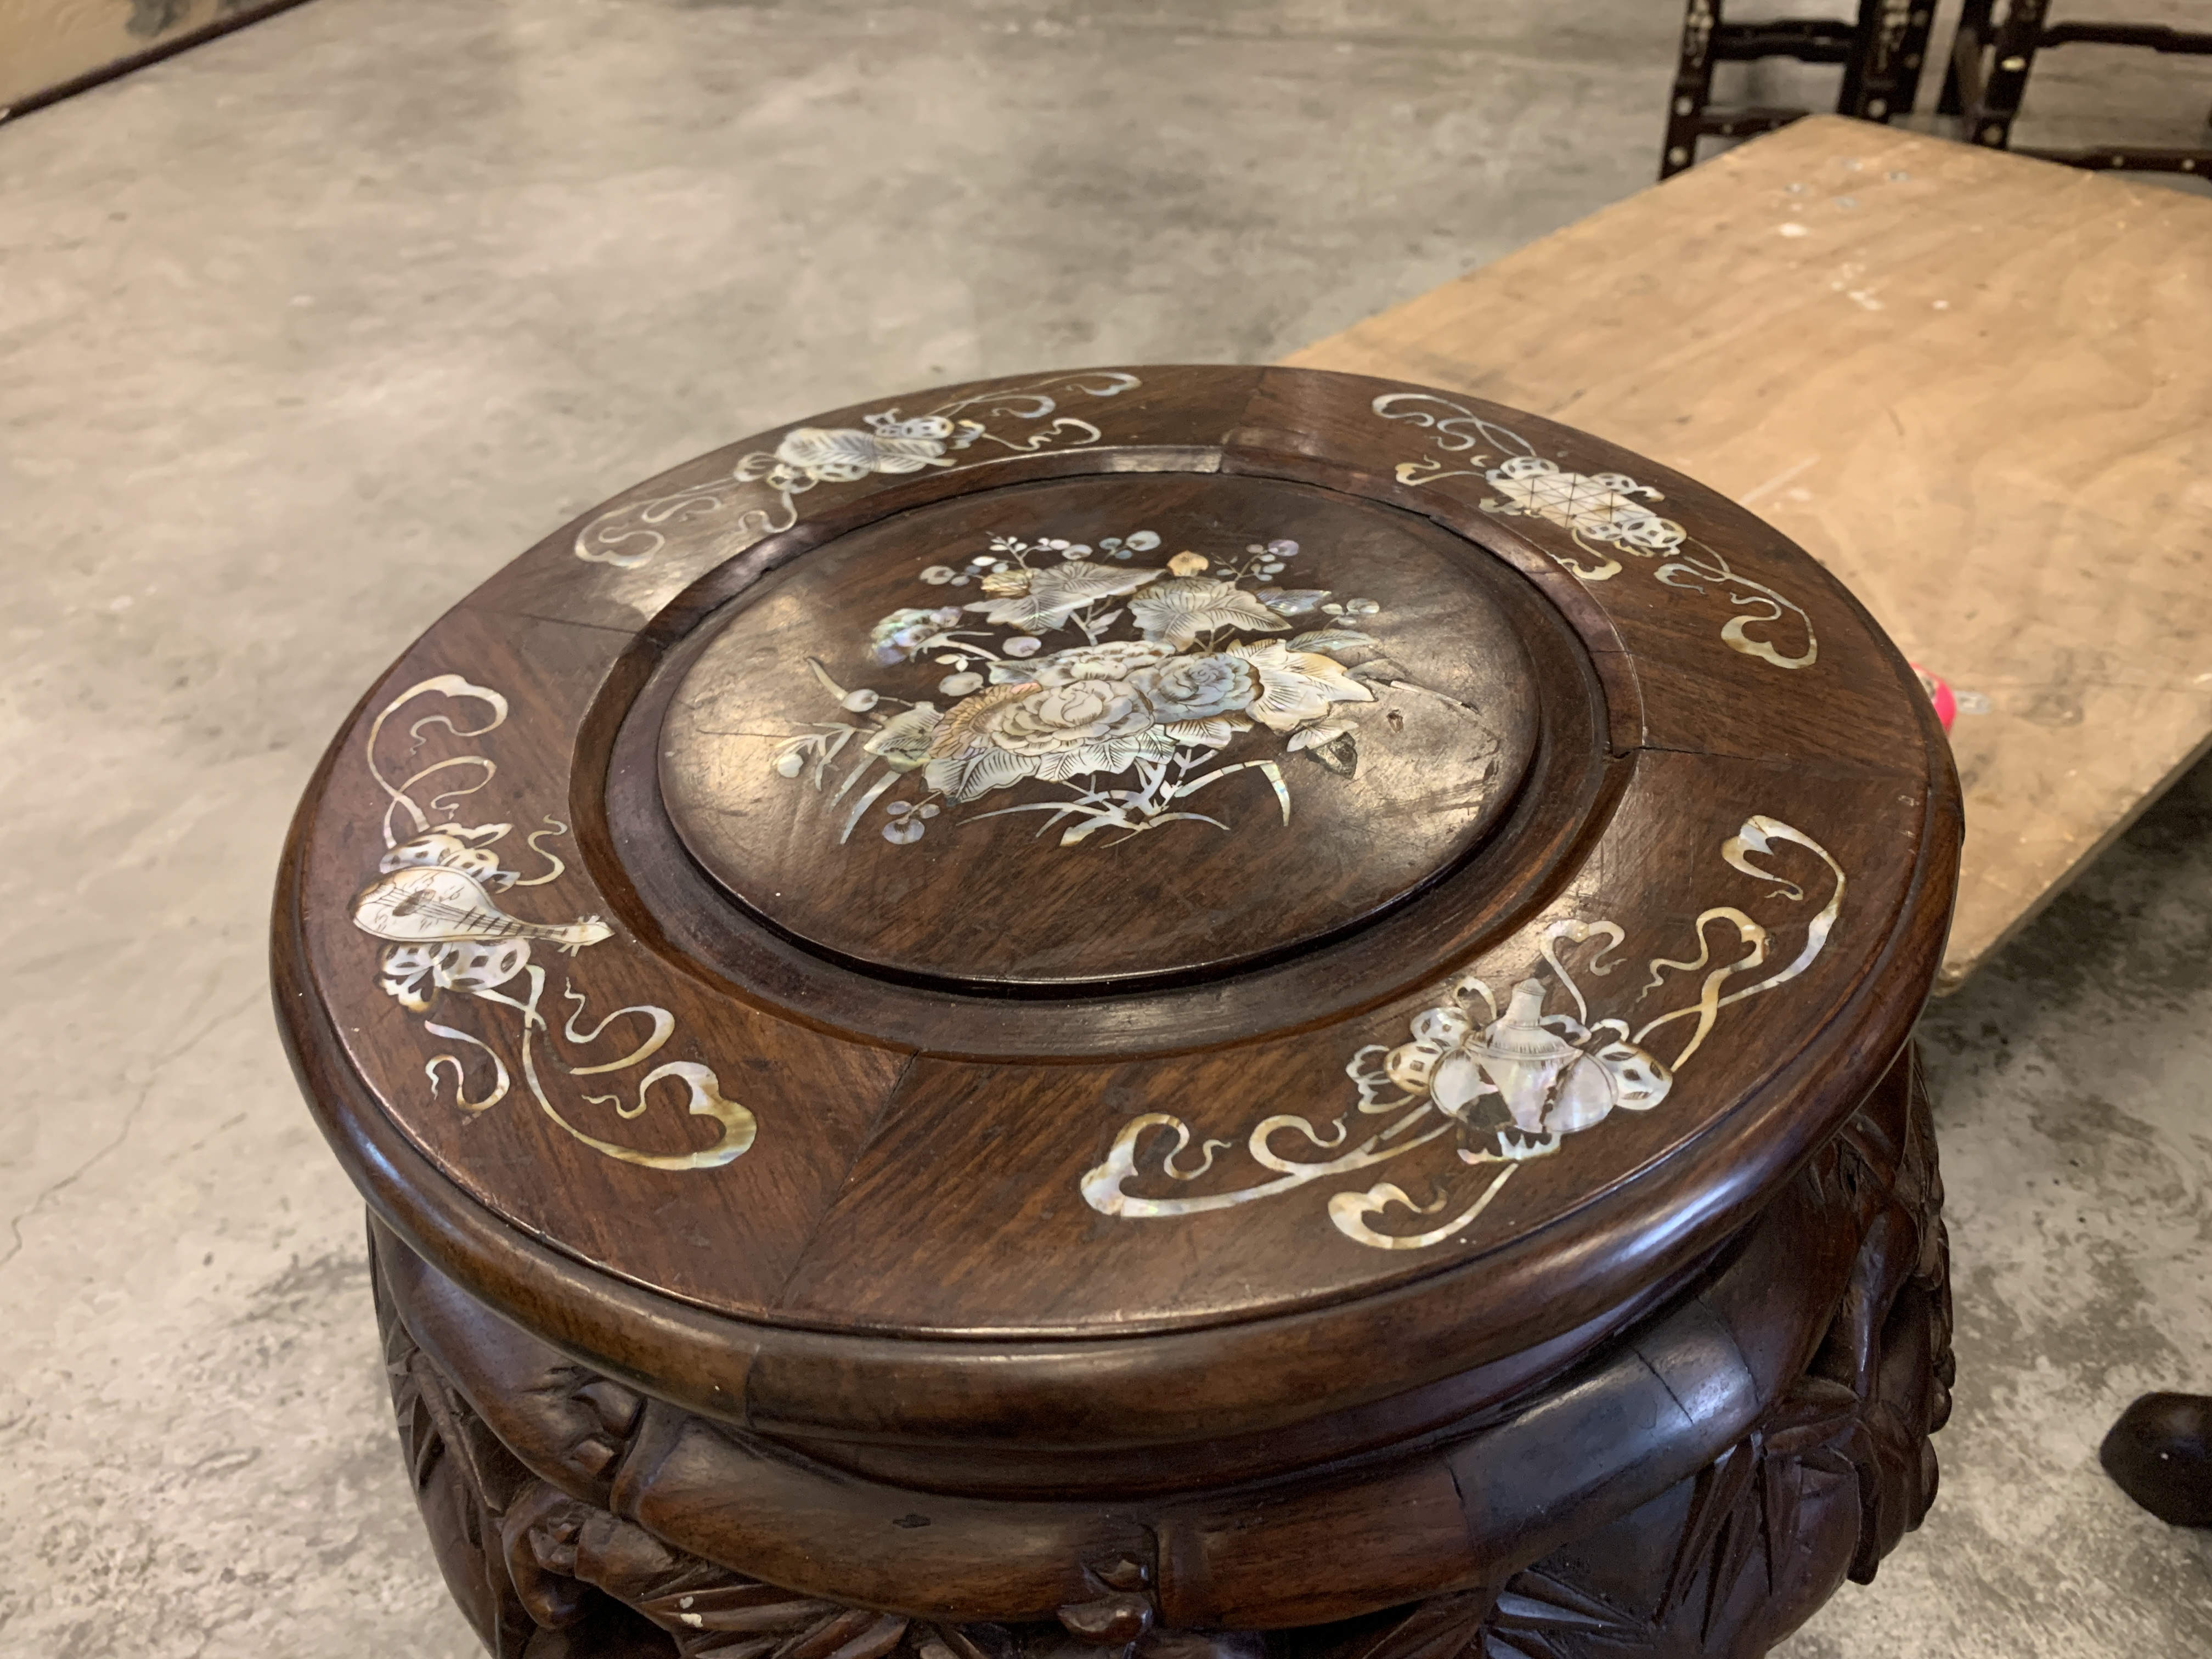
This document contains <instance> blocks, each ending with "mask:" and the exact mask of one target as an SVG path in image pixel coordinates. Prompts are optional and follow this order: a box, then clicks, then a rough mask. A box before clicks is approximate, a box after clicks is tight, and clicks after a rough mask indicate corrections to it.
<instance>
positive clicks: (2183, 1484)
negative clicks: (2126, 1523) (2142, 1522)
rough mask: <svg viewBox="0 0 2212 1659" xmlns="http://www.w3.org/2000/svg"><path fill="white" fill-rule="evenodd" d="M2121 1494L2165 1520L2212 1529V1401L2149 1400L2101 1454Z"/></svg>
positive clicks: (2118, 1427) (2187, 1397)
mask: <svg viewBox="0 0 2212 1659" xmlns="http://www.w3.org/2000/svg"><path fill="white" fill-rule="evenodd" d="M2097 1456H2098V1461H2099V1462H2102V1463H2103V1464H2104V1466H2105V1473H2106V1474H2109V1475H2111V1476H2112V1479H2113V1480H2114V1481H2115V1482H2117V1483H2118V1486H2119V1488H2120V1490H2121V1491H2122V1492H2125V1493H2127V1495H2128V1496H2129V1497H2130V1498H2134V1499H2135V1500H2136V1503H2138V1504H2142V1506H2143V1507H2144V1508H2145V1509H2147V1510H2149V1511H2150V1512H2151V1513H2152V1514H2153V1515H2154V1516H2157V1517H2158V1518H2159V1519H2160V1520H2161V1521H2164V1522H2168V1523H2169V1524H2171V1525H2172V1526H2177V1527H2212V1395H2201V1394H2147V1395H2143V1397H2142V1399H2140V1400H2138V1401H2136V1403H2135V1404H2134V1405H2132V1406H2130V1407H2128V1408H2127V1410H2126V1411H2124V1412H2123V1413H2121V1414H2120V1420H2119V1421H2118V1422H2117V1423H2115V1424H2113V1425H2112V1432H2111V1433H2110V1434H2108V1435H2106V1437H2105V1443H2104V1445H2103V1446H2102V1447H2100V1449H2099V1450H2098V1453H2097Z"/></svg>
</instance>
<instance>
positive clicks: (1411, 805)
mask: <svg viewBox="0 0 2212 1659" xmlns="http://www.w3.org/2000/svg"><path fill="white" fill-rule="evenodd" d="M1501 580H1513V579H1512V578H1511V577H1510V576H1509V575H1506V574H1504V573H1502V572H1500V571H1499V570H1498V569H1497V568H1495V567H1493V566H1492V565H1491V564H1490V562H1489V560H1488V558H1487V556H1486V555H1483V554H1481V553H1480V552H1479V551H1478V550H1474V548H1472V547H1470V546H1469V544H1467V543H1466V542H1465V541H1463V540H1462V539H1461V538H1458V537H1455V536H1454V535H1452V534H1450V533H1449V532H1446V531H1444V530H1442V529H1440V528H1438V527H1437V526H1434V525H1431V524H1430V523H1429V522H1428V521H1426V520H1422V519H1419V518H1415V517H1413V516H1412V515H1410V514H1407V513H1401V512H1399V511H1396V510H1395V509H1392V508H1389V507H1383V506H1379V505H1377V504H1376V503H1373V502H1370V501H1358V500H1354V499H1351V498H1347V497H1345V496H1341V495H1335V494H1333V493H1331V492H1328V491H1326V490H1322V489H1312V488H1310V487H1307V486H1304V485H1301V484H1296V483H1284V482H1279V481H1273V480H1265V479H1256V478H1243V477H1218V476H1212V475H1200V476H1196V477H1186V476H1178V475H1169V476H1165V477H1153V478H1149V479H1145V480H1141V481H1139V480H1135V479H1131V478H1128V477H1092V478H1082V479H1071V480H1066V481H1058V482H1053V483H1041V484H1035V485H1029V486H1024V487H1019V488H1014V489H1000V490H994V491H989V492H985V493H982V494H979V495H969V496H964V497H961V498H958V499H956V500H953V501H946V502H943V503H940V504H938V505H935V506H931V507H921V508H918V509H916V510H915V511H912V512H909V513H903V514H901V515H898V516H896V517H893V518H890V519H886V520H881V521H879V522H878V523H876V524H872V525H870V526H867V527H866V528H865V529H863V530H860V531H857V532H854V533H852V534H850V535H848V536H845V537H842V538H839V539H837V540H836V541H834V542H831V543H829V544H827V545H825V546H823V547H822V548H820V549H818V550H815V551H813V552H811V553H809V554H807V555H805V556H804V557H803V558H802V559H800V560H799V561H798V562H796V563H795V564H794V565H793V567H792V568H790V569H788V570H787V571H786V572H784V573H782V574H780V576H778V577H777V578H775V579H774V580H770V581H769V582H767V583H764V584H763V585H762V586H761V587H760V588H758V589H757V590H755V591H754V592H749V593H748V594H747V595H746V596H745V597H744V599H742V600H741V601H740V602H738V604H737V605H734V606H733V607H732V610H731V611H730V613H729V614H728V615H727V616H726V617H725V618H723V619H721V620H720V622H719V623H718V624H716V625H715V631H714V634H713V636H712V637H711V638H710V639H709V640H708V642H707V643H706V644H705V645H704V646H703V647H702V648H701V649H700V652H699V654H698V655H697V657H696V659H695V660H694V661H693V663H692V664H691V665H690V668H689V670H688V671H686V673H685V676H684V679H683V681H682V683H681V684H680V686H679V687H678V690H677V692H676V695H675V697H674V700H673V702H671V706H670V709H669V713H668V715H667V718H666V722H665V726H664V727H663V741H662V745H661V761H660V775H661V793H662V798H663V799H664V801H665V804H666V806H667V808H668V811H669V814H670V817H671V820H672V821H673V822H674V823H675V825H676V827H677V829H678V833H679V834H680V835H681V836H682V837H683V839H684V842H685V844H686V845H687V846H688V847H689V848H690V851H691V853H692V854H693V856H694V857H696V859H697V860H698V861H699V862H700V864H701V865H702V866H704V867H705V868H706V869H707V871H708V872H709V873H710V874H711V875H712V876H713V877H714V878H715V880H716V881H717V882H719V883H720V884H721V885H722V886H723V887H724V888H725V889H726V890H728V891H729V892H730V893H731V894H732V895H733V896H735V897H736V898H738V899H739V900H741V901H742V902H744V904H746V905H747V906H749V907H750V908H752V909H753V910H754V911H756V912H757V914H758V915H761V916H762V917H763V918H765V919H767V920H768V921H769V922H771V923H772V924H773V925H775V927H779V928H781V929H782V930H783V931H785V932H786V933H788V934H790V935H792V936H793V937H795V938H797V939H800V940H802V941H804V942H805V943H807V944H809V945H812V946H814V947H816V948H817V949H819V950H822V951H827V952H830V953H833V954H834V955H836V957H841V958H842V959H845V960H847V961H848V962H852V963H856V964H859V965H861V966H864V967H868V968H873V969H884V970H887V971H890V972H891V973H893V974H896V975H905V976H916V975H919V976H927V977H929V978H933V979H938V980H944V981H956V982H958V983H961V984H963V985H969V986H974V985H979V984H1000V985H1010V986H1011V985H1021V986H1028V987H1049V986H1076V985H1082V984H1085V983H1099V982H1106V983H1116V984H1118V983H1123V982H1127V981H1133V980H1138V979H1145V978H1152V977H1156V976H1159V975H1178V974H1188V973H1191V972H1194V971H1200V970H1218V969H1226V968H1230V967H1233V966H1235V965H1237V964H1238V963H1247V962H1249V961H1252V960H1254V959H1255V958H1257V957H1265V956H1268V955H1270V954H1273V953H1276V952H1280V951H1288V950H1291V949H1293V948H1295V947H1297V946H1299V945H1304V944H1307V943H1310V942H1311V941H1313V940H1316V939H1322V938H1325V937H1328V936H1330V935H1333V934H1337V933H1342V932H1344V931H1345V930H1347V929H1349V928H1352V927H1357V926H1358V925H1359V924H1360V923H1362V922H1363V921H1367V920H1369V919H1370V918H1372V917H1373V916H1375V915H1377V914H1378V913H1379V912H1381V911H1383V910H1384V909H1386V908H1389V907H1390V906H1391V905H1393V904H1395V903H1396V902H1400V901H1401V900H1403V899H1405V898H1406V897H1407V896H1408V895H1410V894H1412V893H1413V892H1415V891H1416V890H1419V888H1421V887H1422V886H1423V885H1425V884H1426V883H1428V882H1429V881H1431V880H1432V879H1433V878H1436V877H1437V876H1439V875H1441V874H1443V872H1446V871H1448V870H1449V869H1450V868H1451V867H1452V866H1454V865H1455V864H1456V863H1458V862H1459V861H1460V860H1462V859H1463V858H1464V857H1465V856H1466V855H1467V854H1468V853H1469V852H1470V851H1471V850H1472V849H1473V848H1474V847H1475V846H1476V845H1477V844H1478V843H1479V842H1480V841H1481V839H1482V837H1483V836H1484V835H1485V833H1486V831H1487V830H1488V829H1490V827H1491V826H1492V824H1493V823H1495V822H1496V820H1497V819H1498V816H1499V814H1500V812H1501V811H1502V809H1503V808H1504V806H1505V805H1507V803H1508V802H1509V801H1510V799H1511V797H1512V794H1513V792H1514V790H1515V788H1516V786H1517V785H1518V784H1519V782H1520V781H1521V779H1522V775H1523V774H1524V772H1525V771H1526V769H1527V767H1528V761H1529V758H1530V755H1531V752H1532V750H1533V747H1534V742H1535V734H1536V719H1535V713H1534V709H1535V698H1534V692H1533V690H1532V688H1531V684H1530V668H1529V665H1528V658H1527V656H1526V654H1525V653H1524V652H1523V650H1522V646H1521V644H1520V642H1519V641H1518V640H1517V639H1516V637H1515V635H1514V633H1513V631H1512V629H1511V627H1510V625H1509V623H1507V621H1506V619H1505V616H1504V612H1503V611H1501V610H1500V608H1499V606H1498V601H1497V600H1496V599H1494V598H1493V597H1492V595H1493V593H1494V592H1495V588H1494V587H1493V584H1495V583H1497V582H1499V581H1501Z"/></svg>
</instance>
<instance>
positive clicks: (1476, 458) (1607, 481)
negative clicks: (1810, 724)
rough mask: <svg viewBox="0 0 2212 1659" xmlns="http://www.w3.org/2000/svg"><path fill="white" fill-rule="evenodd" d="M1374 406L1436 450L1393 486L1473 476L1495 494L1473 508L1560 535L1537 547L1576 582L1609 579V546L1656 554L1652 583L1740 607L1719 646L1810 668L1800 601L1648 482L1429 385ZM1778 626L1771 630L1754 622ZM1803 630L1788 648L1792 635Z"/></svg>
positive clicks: (1612, 570) (1811, 639)
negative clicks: (1563, 462) (1567, 455)
mask: <svg viewBox="0 0 2212 1659" xmlns="http://www.w3.org/2000/svg"><path fill="white" fill-rule="evenodd" d="M1372 408H1373V410H1374V412H1375V413H1376V414H1377V415H1379V416H1382V417H1383V419H1384V420H1386V421H1403V422H1407V423H1409V424H1411V425H1413V426H1414V427H1417V428H1423V429H1425V430H1426V431H1427V432H1428V433H1429V435H1430V437H1429V446H1430V448H1431V450H1432V451H1434V452H1435V453H1432V454H1430V455H1427V456H1424V457H1423V458H1422V459H1419V460H1413V461H1401V462H1399V463H1398V466H1397V477H1398V482H1399V483H1401V484H1410V485H1414V486H1424V485H1428V484H1434V483H1443V481H1444V480H1446V479H1448V478H1480V480H1481V481H1482V482H1483V483H1486V484H1488V485H1489V486H1490V487H1491V489H1492V490H1493V491H1495V492H1496V493H1495V494H1494V495H1489V496H1486V498H1485V499H1484V500H1483V501H1482V503H1481V507H1482V510H1483V511H1484V512H1486V513H1497V514H1498V515H1499V516H1500V517H1504V518H1528V519H1540V520H1544V521H1545V522H1546V523H1548V524H1552V525H1555V526H1558V527H1559V529H1561V530H1564V531H1565V532H1567V540H1568V542H1569V544H1570V545H1571V547H1572V549H1573V551H1571V552H1570V551H1568V550H1565V549H1562V548H1560V547H1559V546H1557V545H1553V544H1547V545H1546V546H1545V548H1544V551H1545V552H1546V553H1547V554H1548V555H1549V556H1551V558H1552V559H1553V561H1554V562H1556V563H1557V564H1558V565H1559V567H1560V568H1562V569H1564V570H1566V571H1568V572H1569V573H1570V574H1572V575H1574V576H1576V577H1577V578H1578V579H1579V580H1582V581H1584V582H1590V583H1595V582H1605V581H1611V580H1613V578H1614V577H1615V576H1618V575H1619V574H1620V572H1621V569H1622V566H1621V562H1620V560H1619V559H1617V558H1615V557H1613V555H1614V554H1615V553H1626V554H1628V555H1629V556H1631V557H1632V558H1638V559H1651V558H1656V559H1658V561H1659V563H1658V565H1657V567H1656V568H1655V569H1654V570H1653V571H1652V577H1653V580H1656V581H1657V582H1659V583H1660V584H1661V585H1662V586H1667V587H1676V588H1684V589H1687V590H1688V591H1689V592H1693V593H1702V592H1705V589H1706V588H1707V587H1708V586H1711V587H1714V588H1717V589H1718V590H1719V591H1720V592H1723V593H1724V594H1726V595H1727V596H1728V602H1729V605H1732V606H1734V607H1735V609H1737V610H1739V611H1744V612H1746V613H1747V614H1745V615H1742V616H1738V617H1729V619H1728V621H1727V622H1725V623H1723V624H1722V625H1721V630H1720V633H1721V643H1722V644H1723V645H1725V646H1727V647H1728V648H1729V650H1731V651H1736V652H1741V653H1742V654H1743V655H1745V656H1747V657H1753V658H1756V659H1758V660H1759V661H1760V662H1764V663H1769V664H1771V665H1773V666H1774V667H1777V668H1790V669H1797V668H1810V667H1811V666H1812V665H1814V663H1815V662H1817V661H1818V660H1819V659H1820V639H1819V637H1818V636H1817V635H1815V634H1814V631H1813V619H1812V618H1811V617H1808V616H1807V615H1806V614H1805V611H1804V609H1803V607H1802V606H1801V605H1798V604H1797V603H1796V601H1795V600H1794V599H1787V598H1785V597H1784V596H1783V595H1782V594H1781V593H1778V592H1776V591H1775V590H1774V589H1773V588H1771V587H1769V586H1766V584H1765V583H1764V582H1759V581H1754V580H1752V579H1751V578H1750V577H1748V576H1747V575H1745V574H1743V573H1742V572H1741V571H1740V570H1738V569H1736V568H1735V567H1734V566H1733V565H1731V564H1730V563H1729V562H1728V559H1727V557H1726V556H1724V555H1723V554H1722V553H1721V552H1720V551H1719V550H1718V549H1717V548H1714V547H1712V546H1710V545H1709V544H1706V543H1705V542H1703V541H1700V540H1699V538H1696V537H1695V536H1692V534H1690V532H1688V531H1687V530H1686V529H1684V528H1683V527H1682V526H1680V525H1679V524H1677V523H1675V522H1674V520H1672V519H1664V518H1662V517H1660V516H1659V514H1658V513H1655V512H1654V511H1652V508H1651V503H1653V502H1657V501H1663V500H1664V499H1665V497H1663V496H1662V495H1660V493H1659V492H1658V491H1657V490H1656V489H1653V488H1652V487H1651V486H1650V485H1649V484H1645V483H1638V482H1637V481H1636V480H1635V479H1634V478H1632V477H1629V476H1628V475H1627V474H1626V473H1623V472H1571V471H1567V470H1566V469H1565V468H1564V467H1562V466H1560V465H1559V463H1558V462H1557V461H1553V460H1548V459H1546V458H1545V457H1543V456H1541V455H1539V454H1538V453H1536V447H1535V446H1534V444H1532V443H1530V442H1529V441H1528V440H1527V439H1526V438H1524V437H1522V435H1520V434H1519V433H1517V432H1516V431H1514V430H1513V429H1512V428H1510V427H1504V426H1500V425H1499V424H1498V422H1495V421H1491V420H1486V419H1484V418H1483V417H1482V416H1480V415H1477V414H1476V413H1475V412H1474V410H1471V409H1469V408H1468V407H1467V406H1466V405H1465V404H1455V403H1454V402H1453V401H1452V400H1451V399H1450V398H1443V397H1439V396H1437V394H1436V393H1435V392H1386V393H1384V394H1383V396H1382V397H1379V398H1376V399H1375V401H1374V404H1372ZM1777 625H1778V626H1779V627H1780V629H1782V632H1781V634H1779V635H1761V634H1756V633H1753V631H1752V630H1753V629H1765V628H1769V627H1773V626H1777ZM1793 631H1794V633H1795V634H1796V635H1802V638H1803V641H1804V643H1803V648H1802V650H1801V649H1798V648H1797V641H1796V638H1794V637H1792V636H1791V635H1792V633H1793Z"/></svg>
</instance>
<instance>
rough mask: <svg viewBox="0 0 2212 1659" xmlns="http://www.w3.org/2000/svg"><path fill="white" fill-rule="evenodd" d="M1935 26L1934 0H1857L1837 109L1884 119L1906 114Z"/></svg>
mask: <svg viewBox="0 0 2212 1659" xmlns="http://www.w3.org/2000/svg"><path fill="white" fill-rule="evenodd" d="M1935 26H1936V9H1935V3H1934V0H1859V18H1858V29H1857V39H1856V40H1854V42H1853V50H1852V53H1851V57H1850V62H1849V63H1847V64H1845V65H1844V84H1843V89H1842V92H1841V94H1839V95H1838V98H1837V100H1836V112H1837V113H1838V114H1839V115H1850V116H1856V117H1857V118H1859V119H1860V120H1863V121H1885V122H1886V121H1888V120H1891V119H1893V118H1895V117H1897V116H1899V115H1909V114H1911V112H1912V106H1913V105H1914V104H1915V103H1916V102H1917V100H1918V99H1919V96H1920V71H1921V66H1922V65H1923V64H1924V63H1926V61H1927V58H1928V36H1929V32H1930V31H1931V30H1933V29H1934V27H1935Z"/></svg>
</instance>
